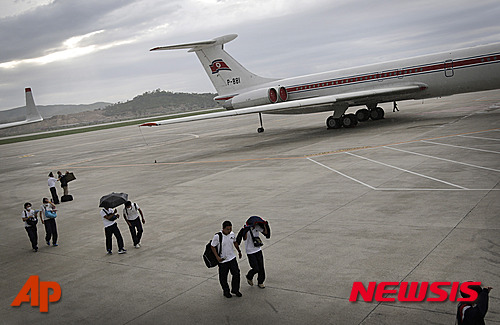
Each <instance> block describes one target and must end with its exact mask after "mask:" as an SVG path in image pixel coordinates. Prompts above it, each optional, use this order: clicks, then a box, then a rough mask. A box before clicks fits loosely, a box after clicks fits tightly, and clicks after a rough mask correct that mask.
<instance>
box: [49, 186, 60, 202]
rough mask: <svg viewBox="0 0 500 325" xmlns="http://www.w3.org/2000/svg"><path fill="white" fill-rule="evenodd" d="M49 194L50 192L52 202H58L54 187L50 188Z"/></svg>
mask: <svg viewBox="0 0 500 325" xmlns="http://www.w3.org/2000/svg"><path fill="white" fill-rule="evenodd" d="M50 194H52V202H53V203H54V204H59V197H58V196H57V190H56V188H55V187H51V188H50Z"/></svg>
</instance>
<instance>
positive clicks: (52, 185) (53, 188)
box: [48, 172, 59, 204]
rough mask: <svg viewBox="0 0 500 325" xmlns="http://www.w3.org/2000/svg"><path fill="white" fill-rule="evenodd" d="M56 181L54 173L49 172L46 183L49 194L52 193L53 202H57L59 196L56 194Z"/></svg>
mask: <svg viewBox="0 0 500 325" xmlns="http://www.w3.org/2000/svg"><path fill="white" fill-rule="evenodd" d="M56 182H57V178H55V177H54V174H53V173H52V172H50V173H49V179H48V185H49V189H50V194H51V195H52V202H53V203H54V204H59V197H58V196H57V190H56Z"/></svg>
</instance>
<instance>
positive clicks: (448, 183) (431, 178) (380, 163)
mask: <svg viewBox="0 0 500 325" xmlns="http://www.w3.org/2000/svg"><path fill="white" fill-rule="evenodd" d="M346 154H347V155H350V156H354V157H358V158H360V159H365V160H368V161H371V162H373V163H376V164H379V165H382V166H386V167H390V168H394V169H397V170H400V171H403V172H405V173H409V174H412V175H416V176H420V177H423V178H427V179H430V180H433V181H436V182H440V183H444V184H447V185H450V186H453V187H458V188H460V189H463V190H468V188H466V187H463V186H460V185H456V184H453V183H450V182H447V181H443V180H441V179H437V178H435V177H431V176H427V175H423V174H419V173H416V172H412V171H411V170H407V169H404V168H400V167H396V166H393V165H389V164H386V163H383V162H381V161H377V160H373V159H370V158H366V157H363V156H359V155H356V154H353V153H351V152H346Z"/></svg>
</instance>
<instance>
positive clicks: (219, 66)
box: [210, 59, 231, 74]
mask: <svg viewBox="0 0 500 325" xmlns="http://www.w3.org/2000/svg"><path fill="white" fill-rule="evenodd" d="M210 69H211V70H212V74H214V73H219V71H220V70H227V71H231V69H230V68H229V67H228V66H227V64H226V63H225V62H224V61H222V59H217V60H214V61H213V62H212V64H211V65H210Z"/></svg>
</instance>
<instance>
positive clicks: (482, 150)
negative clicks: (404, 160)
mask: <svg viewBox="0 0 500 325" xmlns="http://www.w3.org/2000/svg"><path fill="white" fill-rule="evenodd" d="M420 142H424V143H430V144H437V145H440V146H447V147H453V148H460V149H467V150H474V151H481V152H488V153H496V154H500V151H493V150H486V149H478V148H471V147H465V146H457V145H453V144H447V143H441V142H435V141H428V140H420Z"/></svg>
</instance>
